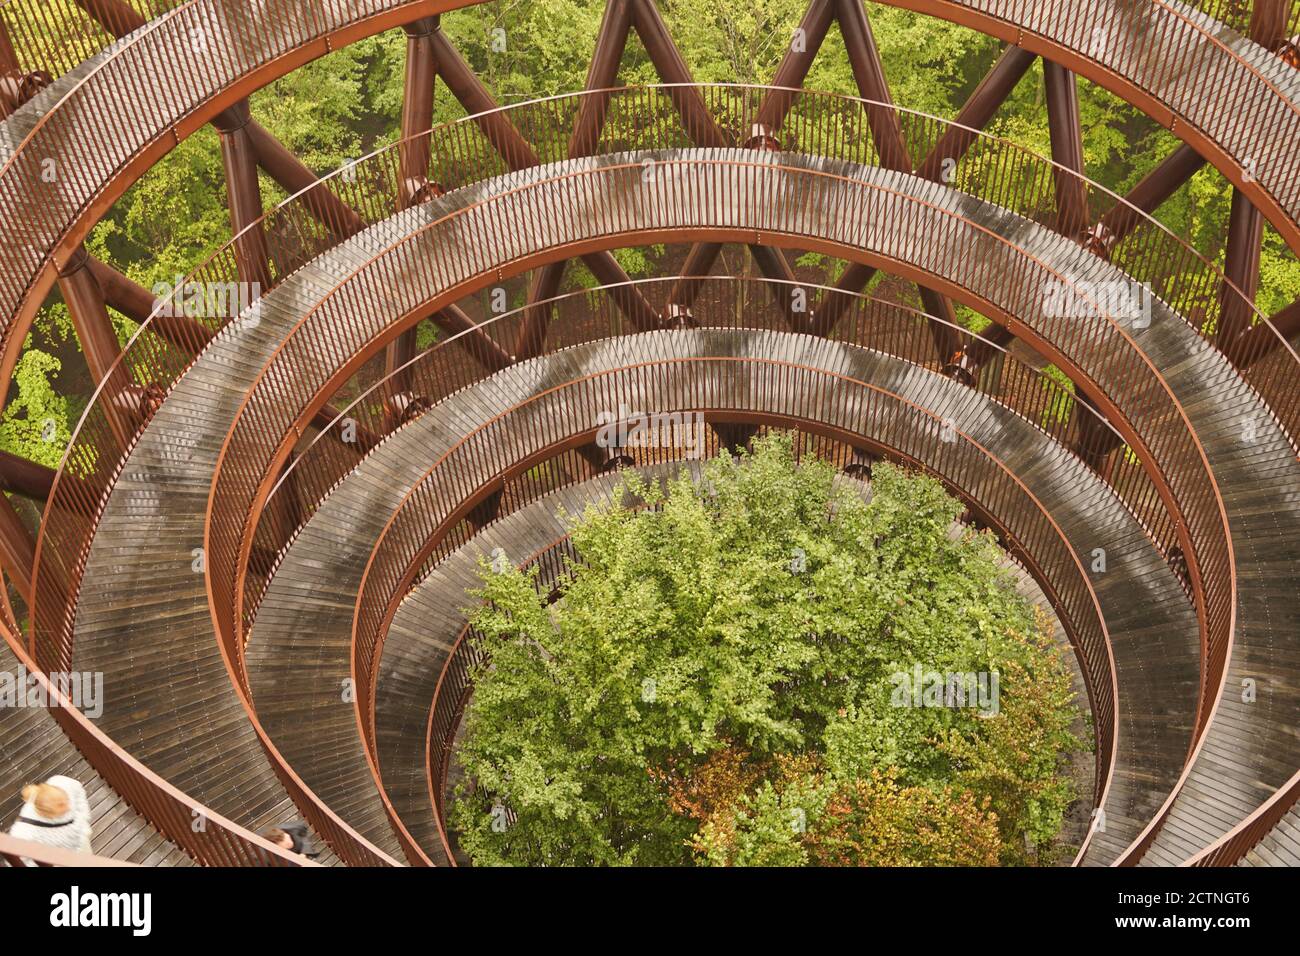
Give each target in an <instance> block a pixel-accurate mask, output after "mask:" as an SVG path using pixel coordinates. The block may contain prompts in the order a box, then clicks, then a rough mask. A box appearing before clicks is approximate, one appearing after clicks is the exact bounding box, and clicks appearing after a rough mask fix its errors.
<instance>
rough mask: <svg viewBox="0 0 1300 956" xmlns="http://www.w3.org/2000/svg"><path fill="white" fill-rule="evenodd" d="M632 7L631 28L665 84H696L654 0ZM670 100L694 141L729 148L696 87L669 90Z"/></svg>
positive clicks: (643, 0)
mask: <svg viewBox="0 0 1300 956" xmlns="http://www.w3.org/2000/svg"><path fill="white" fill-rule="evenodd" d="M630 2H631V6H632V26H633V27H635V28H636V32H637V34H638V35H639V36H640V37H641V42H642V43H643V44H644V45H645V49H646V53H647V54H648V55H649V57H650V62H651V63H653V64H654V68H655V71H656V72H657V73H658V74H659V77H660V79H662V80H663V81H664V82H665V83H685V84H691V83H694V82H695V81H694V79H692V77H691V71H690V69H689V68H688V67H687V66H686V61H685V60H684V59H682V54H681V51H680V50H678V49H677V44H675V43H674V42H673V38H672V35H671V34H670V33H669V32H668V24H666V23H664V18H663V16H662V15H661V14H660V13H659V8H658V7H657V6H655V2H654V0H630ZM668 96H669V98H670V99H671V100H672V101H673V105H674V106H675V107H677V112H678V114H679V115H680V116H681V118H682V125H683V126H685V128H686V134H687V135H688V136H689V137H690V138H691V141H692V142H694V143H696V144H698V145H700V146H706V147H722V146H730V145H732V143H731V142H730V139H729V137H728V136H727V134H726V133H725V132H724V131H723V130H722V128H721V127H720V126H718V124H717V123H716V122H714V119H713V116H712V115H711V114H710V113H709V109H708V107H707V106H706V105H705V103H704V97H702V96H701V95H700V91H699V90H698V89H697V88H696V87H694V86H686V87H681V88H676V89H670V90H669V91H668Z"/></svg>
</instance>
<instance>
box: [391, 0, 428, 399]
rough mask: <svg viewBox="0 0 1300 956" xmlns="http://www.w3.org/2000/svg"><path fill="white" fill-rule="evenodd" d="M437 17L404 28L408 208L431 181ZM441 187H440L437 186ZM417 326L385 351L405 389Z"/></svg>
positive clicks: (401, 192) (403, 190) (401, 156)
mask: <svg viewBox="0 0 1300 956" xmlns="http://www.w3.org/2000/svg"><path fill="white" fill-rule="evenodd" d="M439 22H440V21H439V18H438V17H426V18H424V19H422V20H417V21H415V22H414V23H410V24H407V25H406V26H405V27H403V30H404V31H405V32H406V77H405V82H404V86H403V90H402V133H401V136H402V145H401V146H400V147H398V158H397V162H398V176H399V178H400V180H401V182H400V183H399V185H398V189H397V203H398V208H403V209H404V208H406V207H407V206H408V205H411V204H412V203H413V202H415V201H417V200H418V199H419V198H420V197H422V196H423V195H424V194H425V193H426V192H427V191H428V189H427V187H428V186H429V185H430V184H429V160H430V155H429V148H430V141H429V137H428V136H427V135H423V134H427V133H428V132H429V131H430V130H432V129H433V91H434V82H435V80H436V78H437V75H438V59H437V56H436V55H435V54H434V43H433V34H434V33H435V32H436V31H437V29H438V25H439ZM437 188H438V189H439V190H440V189H441V187H437ZM416 334H417V333H416V329H415V327H414V326H412V327H411V328H409V329H407V330H406V331H405V332H403V333H402V334H401V335H399V336H398V337H397V338H396V339H394V340H393V341H392V342H390V343H389V345H388V348H387V349H385V351H384V371H385V373H386V374H387V375H391V376H393V377H394V383H395V385H396V386H397V387H398V388H400V389H402V390H403V391H404V390H406V388H407V387H408V386H409V379H410V375H409V373H408V372H406V371H401V369H402V368H403V366H405V365H406V364H407V363H408V362H409V361H410V360H411V359H413V358H415V353H416Z"/></svg>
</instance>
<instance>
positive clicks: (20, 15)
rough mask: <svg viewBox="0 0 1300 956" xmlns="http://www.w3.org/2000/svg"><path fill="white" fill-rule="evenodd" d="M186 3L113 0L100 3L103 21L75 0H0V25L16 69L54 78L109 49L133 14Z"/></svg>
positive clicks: (147, 17)
mask: <svg viewBox="0 0 1300 956" xmlns="http://www.w3.org/2000/svg"><path fill="white" fill-rule="evenodd" d="M186 2H187V0H113V2H112V3H101V4H99V13H100V15H101V16H102V18H103V20H104V21H106V22H101V21H100V20H97V19H95V17H92V16H91V15H90V14H89V13H87V12H86V11H85V9H83V8H82V7H81V6H78V5H77V3H75V2H74V0H5V2H4V4H3V5H0V30H4V31H6V32H7V33H8V39H9V43H10V44H11V46H12V48H13V53H14V62H15V63H16V64H17V66H18V69H19V70H20V71H21V72H23V73H44V74H46V75H47V76H49V77H50V78H52V79H57V78H58V77H60V76H63V75H64V74H65V73H68V72H69V71H71V70H72V69H73V68H74V67H76V66H79V65H80V64H82V63H84V62H86V61H87V60H89V59H90V58H91V57H93V56H95V55H97V54H99V53H102V52H103V51H104V50H106V49H108V47H109V46H110V45H112V43H113V42H114V40H115V38H116V36H117V35H118V34H119V33H124V32H128V31H129V30H130V29H131V27H132V26H133V25H134V24H135V22H136V19H137V18H143V19H145V20H152V19H154V18H155V17H160V16H162V15H163V14H165V13H168V12H170V11H171V10H174V9H175V8H177V7H179V6H181V5H182V4H184V3H186ZM122 8H125V12H124V11H123V9H122ZM0 42H2V41H0Z"/></svg>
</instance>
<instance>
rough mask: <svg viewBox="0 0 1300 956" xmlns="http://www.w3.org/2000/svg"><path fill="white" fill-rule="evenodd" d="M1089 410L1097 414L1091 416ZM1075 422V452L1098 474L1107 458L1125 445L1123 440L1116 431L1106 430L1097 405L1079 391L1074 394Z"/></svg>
mask: <svg viewBox="0 0 1300 956" xmlns="http://www.w3.org/2000/svg"><path fill="white" fill-rule="evenodd" d="M1089 410H1091V412H1094V413H1096V414H1089ZM1073 416H1074V421H1075V426H1076V429H1077V432H1078V434H1077V436H1076V438H1075V440H1074V452H1075V454H1076V455H1078V456H1079V457H1080V458H1081V459H1083V462H1084V464H1086V465H1087V466H1088V467H1089V468H1091V469H1092V470H1093V471H1095V472H1097V473H1098V474H1100V473H1101V471H1102V469H1103V468H1104V467H1105V464H1106V456H1107V455H1109V454H1110V453H1111V452H1112V451H1114V450H1115V449H1116V448H1118V447H1119V446H1120V445H1121V444H1123V439H1122V438H1120V437H1119V435H1118V434H1116V433H1115V432H1114V431H1112V430H1111V429H1109V428H1106V427H1105V426H1104V425H1103V424H1102V422H1103V421H1105V419H1104V418H1103V417H1102V416H1101V412H1100V411H1099V410H1098V408H1097V404H1096V403H1095V402H1094V401H1093V400H1092V399H1091V398H1089V397H1088V396H1087V395H1086V394H1084V393H1083V392H1081V391H1079V390H1077V389H1076V390H1075V393H1074V412H1073Z"/></svg>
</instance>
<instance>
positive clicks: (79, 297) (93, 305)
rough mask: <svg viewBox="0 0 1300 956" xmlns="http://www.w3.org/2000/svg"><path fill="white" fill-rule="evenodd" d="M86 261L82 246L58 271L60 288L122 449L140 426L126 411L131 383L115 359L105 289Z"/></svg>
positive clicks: (114, 339) (131, 402) (116, 347)
mask: <svg viewBox="0 0 1300 956" xmlns="http://www.w3.org/2000/svg"><path fill="white" fill-rule="evenodd" d="M89 262H90V254H89V253H88V252H87V251H86V248H85V246H82V247H81V248H80V249H79V250H78V252H77V254H76V255H75V256H73V258H72V260H71V261H70V262H69V263H68V265H67V266H66V267H64V268H63V269H62V270H60V272H59V290H60V291H61V292H62V293H63V302H64V304H65V305H67V307H68V314H69V315H70V316H71V318H72V326H73V328H74V329H75V330H76V332H77V340H78V341H79V342H80V343H81V354H82V355H83V356H85V359H86V367H87V368H89V369H90V376H91V380H92V381H93V382H95V384H96V385H100V384H101V383H102V387H103V389H104V394H105V395H107V396H109V401H106V402H104V403H103V406H104V410H105V414H106V416H107V418H108V423H109V426H110V427H111V428H112V430H113V434H114V437H115V438H116V439H117V442H118V447H119V448H123V449H125V448H127V447H128V446H129V445H130V441H131V439H132V438H133V437H134V436H135V431H136V428H138V427H139V425H140V421H139V420H137V416H135V415H132V414H130V412H129V411H128V409H131V408H132V407H133V406H134V405H135V404H136V401H135V399H134V398H130V397H128V390H129V389H131V388H132V386H133V385H134V382H132V381H131V377H130V374H129V373H128V371H127V370H126V368H124V367H123V365H122V363H120V362H118V361H117V359H118V356H119V355H120V354H121V351H122V350H121V346H120V345H119V344H118V341H117V331H116V330H115V329H114V328H113V320H112V319H111V318H110V317H109V314H108V303H107V302H105V300H104V292H103V290H102V289H101V288H100V287H99V283H98V282H97V281H96V280H95V275H94V273H93V272H92V271H91V269H90V268H89ZM124 399H125V401H124Z"/></svg>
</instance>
